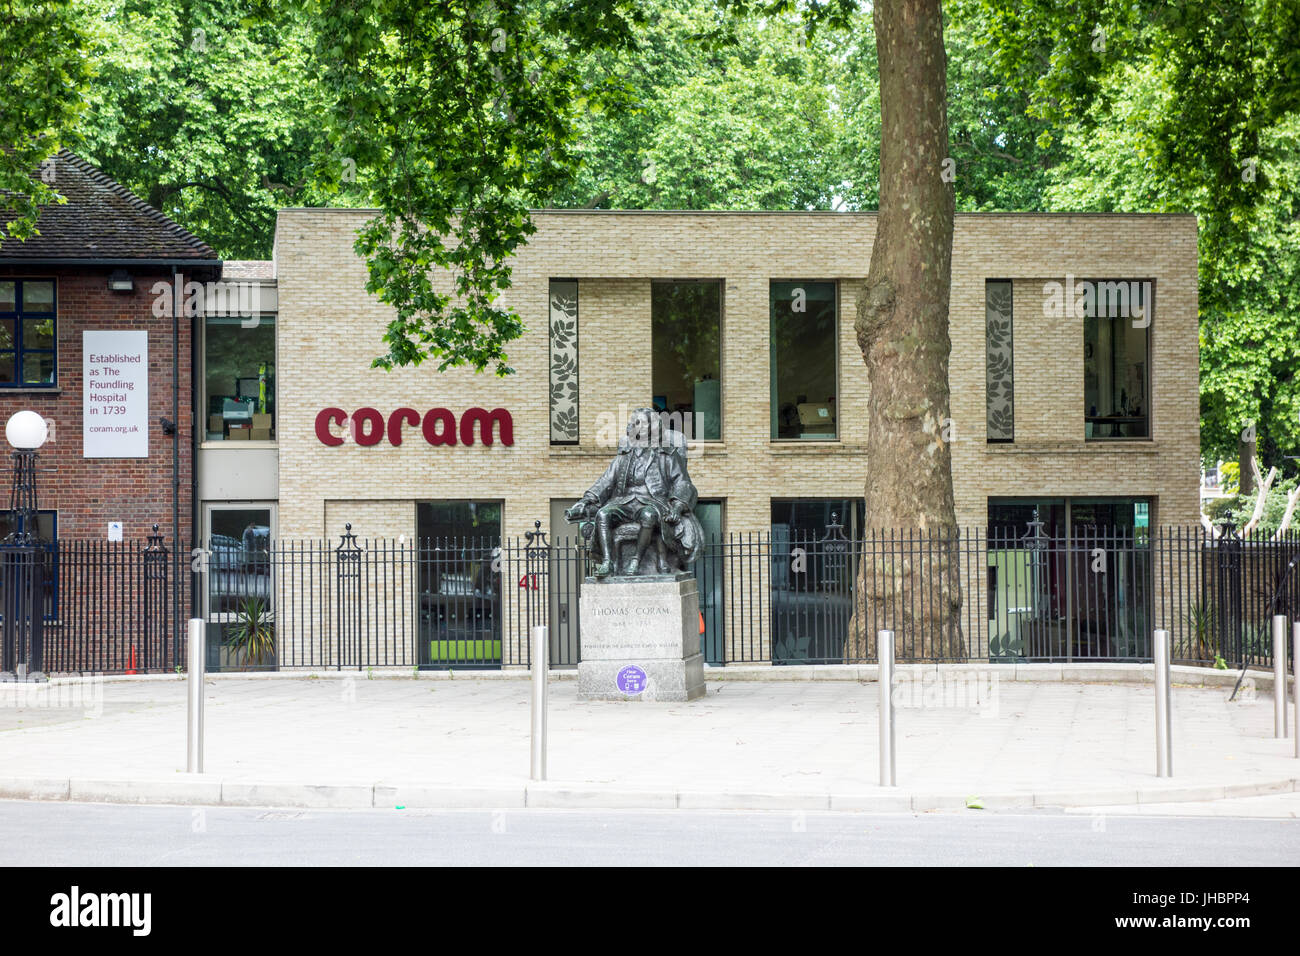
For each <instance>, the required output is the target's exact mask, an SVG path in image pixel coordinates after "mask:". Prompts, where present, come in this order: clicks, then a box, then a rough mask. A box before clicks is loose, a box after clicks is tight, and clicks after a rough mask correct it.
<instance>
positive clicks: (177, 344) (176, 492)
mask: <svg viewBox="0 0 1300 956" xmlns="http://www.w3.org/2000/svg"><path fill="white" fill-rule="evenodd" d="M181 279H182V275H181V273H180V271H179V270H178V269H177V267H176V266H172V422H173V427H172V641H173V642H174V644H175V648H176V656H175V658H174V660H175V662H176V663H178V664H179V663H180V628H179V626H178V625H179V623H180V620H181V601H180V597H181V587H180V585H181V567H182V564H181V560H180V557H181V414H180V378H181V368H180V349H181V339H180V322H181V318H180V316H181Z"/></svg>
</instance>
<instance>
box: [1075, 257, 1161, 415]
mask: <svg viewBox="0 0 1300 956" xmlns="http://www.w3.org/2000/svg"><path fill="white" fill-rule="evenodd" d="M1076 288H1077V290H1078V291H1077V294H1078V295H1079V296H1080V298H1081V299H1082V302H1083V314H1084V319H1083V402H1084V418H1083V421H1084V426H1083V427H1084V437H1085V438H1095V439H1108V438H1148V437H1150V435H1151V431H1150V428H1151V422H1150V416H1151V374H1150V364H1149V355H1148V351H1149V345H1150V342H1149V339H1148V335H1149V333H1150V331H1151V320H1152V318H1153V313H1154V310H1155V302H1154V299H1153V296H1152V286H1151V282H1150V281H1141V280H1118V281H1117V280H1111V279H1106V280H1098V281H1091V282H1080V283H1078V285H1077V287H1076Z"/></svg>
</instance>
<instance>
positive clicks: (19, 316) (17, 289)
mask: <svg viewBox="0 0 1300 956" xmlns="http://www.w3.org/2000/svg"><path fill="white" fill-rule="evenodd" d="M0 282H12V283H14V308H13V309H12V310H0V322H2V321H12V322H13V324H14V347H13V350H12V351H13V357H14V380H13V381H12V382H0V389H6V388H8V389H32V388H48V389H54V388H58V386H59V280H58V279H57V278H56V277H54V276H26V277H22V278H19V277H18V276H0ZM28 282H33V283H35V282H48V283H50V285H51V286H52V288H53V302H52V303H51V310H50V311H48V312H46V311H40V312H28V311H27V310H26V308H25V307H24V295H23V287H24V286H25V285H26V283H28ZM24 319H50V320H52V321H53V323H54V328H53V331H52V336H51V337H52V338H53V340H54V345H53V347H51V348H48V349H46V348H24V346H23V320H24ZM9 351H10V350H8V349H5V350H3V352H0V354H4V353H6V352H9ZM26 355H48V356H50V361H51V369H52V371H51V374H50V380H49V381H48V382H26V381H24V380H23V359H24V356H26Z"/></svg>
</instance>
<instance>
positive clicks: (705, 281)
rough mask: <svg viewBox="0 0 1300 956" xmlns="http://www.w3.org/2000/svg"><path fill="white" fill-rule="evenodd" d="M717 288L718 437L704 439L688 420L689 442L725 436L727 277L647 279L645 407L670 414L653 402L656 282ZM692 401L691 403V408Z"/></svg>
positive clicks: (719, 439)
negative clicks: (647, 387)
mask: <svg viewBox="0 0 1300 956" xmlns="http://www.w3.org/2000/svg"><path fill="white" fill-rule="evenodd" d="M714 284H716V285H717V287H718V437H717V438H704V437H701V435H700V434H699V429H698V426H697V425H696V423H695V421H694V420H692V422H691V441H692V442H712V443H715V444H721V443H723V442H725V441H726V439H727V425H726V421H725V419H726V414H725V413H726V408H727V400H726V387H727V386H726V382H725V381H724V378H725V372H726V354H727V280H726V279H725V278H722V277H713V276H686V277H656V278H652V279H651V280H650V317H649V318H650V343H649V344H650V396H649V401H647V402H646V407H648V408H655V409H656V410H657V411H667V412H669V413H671V412H672V411H673V410H672V409H658V408H657V406H656V405H655V400H654V398H655V371H654V369H655V361H654V343H655V337H654V330H655V316H654V300H655V286H656V285H714ZM693 408H694V404H692V409H693Z"/></svg>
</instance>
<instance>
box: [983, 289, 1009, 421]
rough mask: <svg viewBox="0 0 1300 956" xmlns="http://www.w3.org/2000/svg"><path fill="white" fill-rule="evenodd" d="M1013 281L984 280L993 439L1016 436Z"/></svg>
mask: <svg viewBox="0 0 1300 956" xmlns="http://www.w3.org/2000/svg"><path fill="white" fill-rule="evenodd" d="M1012 342H1013V336H1012V329H1011V283H1010V282H1009V281H1007V280H1004V279H990V280H988V281H986V282H985V283H984V388H985V393H984V403H985V412H986V414H987V437H988V440H989V441H990V442H1009V441H1015V438H1016V405H1015V391H1016V389H1015V384H1016V382H1015V362H1014V353H1013V350H1012Z"/></svg>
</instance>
